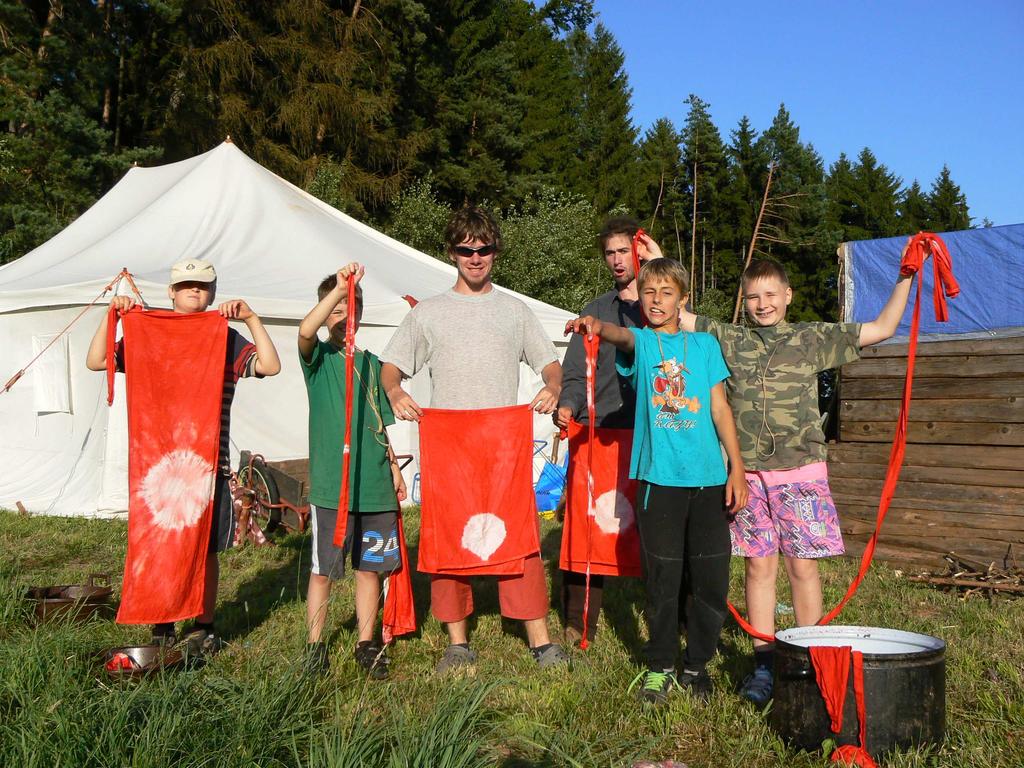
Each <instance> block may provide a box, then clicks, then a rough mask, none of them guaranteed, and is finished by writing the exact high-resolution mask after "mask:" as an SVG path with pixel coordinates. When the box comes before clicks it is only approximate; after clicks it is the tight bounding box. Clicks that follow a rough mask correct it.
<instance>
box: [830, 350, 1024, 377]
mask: <svg viewBox="0 0 1024 768" xmlns="http://www.w3.org/2000/svg"><path fill="white" fill-rule="evenodd" d="M842 372H843V378H845V379H855V378H860V379H863V378H882V377H887V376H888V377H898V378H901V379H902V378H904V377H905V376H906V373H907V361H906V358H900V357H879V358H874V359H872V358H868V359H863V360H858V361H857V362H855V363H850V364H849V365H845V366H843V368H842ZM1022 375H1024V355H1020V354H1018V355H951V356H949V357H924V358H921V359H919V360H917V362H916V364H915V366H914V378H915V379H916V378H917V377H921V378H922V379H927V378H931V377H935V376H955V377H957V378H961V377H970V378H982V377H995V378H1012V377H1015V376H1016V377H1020V376H1022Z"/></svg>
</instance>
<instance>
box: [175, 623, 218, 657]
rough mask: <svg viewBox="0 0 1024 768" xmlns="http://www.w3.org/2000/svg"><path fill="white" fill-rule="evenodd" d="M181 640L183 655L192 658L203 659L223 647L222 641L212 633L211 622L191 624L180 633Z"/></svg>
mask: <svg viewBox="0 0 1024 768" xmlns="http://www.w3.org/2000/svg"><path fill="white" fill-rule="evenodd" d="M181 642H182V644H183V645H184V646H185V648H184V650H185V656H186V657H191V658H192V659H205V658H206V657H207V656H212V655H213V654H215V653H217V651H219V650H220V649H221V648H223V647H224V641H223V640H221V639H220V638H219V637H218V636H217V635H216V634H214V631H213V625H212V624H193V625H192V626H191V627H189V628H188V629H187V630H186V631H185V632H184V633H183V634H182V637H181Z"/></svg>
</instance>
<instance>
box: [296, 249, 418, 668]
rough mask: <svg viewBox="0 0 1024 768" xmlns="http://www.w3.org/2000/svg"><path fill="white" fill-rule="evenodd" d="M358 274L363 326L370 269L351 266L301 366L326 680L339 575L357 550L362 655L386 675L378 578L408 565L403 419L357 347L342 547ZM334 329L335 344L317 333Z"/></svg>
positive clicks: (317, 633)
mask: <svg viewBox="0 0 1024 768" xmlns="http://www.w3.org/2000/svg"><path fill="white" fill-rule="evenodd" d="M350 274H355V275H356V280H357V283H356V296H355V312H356V323H357V327H358V322H359V318H360V316H361V315H362V310H363V298H362V289H361V288H360V286H359V284H358V280H359V279H360V278H361V277H362V274H363V269H362V267H360V266H359V265H358V264H356V263H352V264H349V265H348V266H346V267H344V268H343V269H341V270H339V271H338V273H337V274H335V275H329V276H328V277H326V278H324V280H323V282H321V283H320V286H319V288H318V289H317V296H318V297H319V299H320V301H319V303H318V304H317V305H316V306H315V307H313V309H312V310H310V312H309V314H308V315H306V317H305V318H303V320H302V322H301V323H300V324H299V360H300V362H301V364H302V373H303V377H304V378H305V381H306V394H307V395H308V397H309V480H310V491H309V503H310V505H311V506H312V512H313V514H312V515H311V518H310V519H311V522H312V529H313V543H312V547H313V563H312V572H311V573H310V577H309V589H308V591H307V594H306V624H307V628H308V630H309V647H308V653H307V665H308V669H309V671H310V672H311V673H313V674H324V673H326V672H327V669H328V667H329V662H328V653H327V646H326V644H325V643H324V642H323V641H322V640H321V636H322V633H323V627H324V622H325V620H326V617H327V606H328V599H329V597H330V593H331V581H332V580H335V579H339V578H341V576H342V575H343V574H344V570H345V555H346V554H348V553H349V552H351V557H352V568H353V570H354V571H355V579H356V590H355V593H356V594H355V602H356V622H357V624H358V628H357V629H358V635H359V639H358V641H357V643H356V649H355V657H356V661H357V662H358V663H359V665H360V666H361V667H363V669H365V670H366V671H367V672H368V673H369V674H370V676H371V677H373V678H376V679H384V678H386V677H387V667H388V658H387V656H386V654H385V652H384V649H383V647H382V646H381V645H380V644H379V643H377V642H376V641H375V640H374V634H375V632H374V630H375V626H376V621H377V607H378V605H379V603H380V591H381V589H380V579H381V577H382V576H386V575H387V574H388V573H390V572H392V571H394V570H395V569H397V568H398V567H399V566H400V565H401V556H400V553H399V549H398V529H397V510H398V504H399V502H401V501H403V500H404V499H405V482H404V480H403V479H402V473H401V471H400V470H399V468H398V463H397V461H396V459H395V454H394V452H393V451H392V450H391V446H390V444H389V443H388V436H387V432H386V431H385V429H384V428H385V427H386V426H388V425H390V424H394V423H395V417H394V415H393V414H392V412H391V405H390V403H389V402H388V399H387V397H386V396H385V395H384V393H383V391H382V390H381V387H380V360H378V359H377V356H376V355H374V354H373V353H371V352H366V351H364V350H358V349H357V350H356V352H355V369H354V372H355V377H354V379H353V385H354V386H353V390H354V391H353V397H352V447H351V460H350V469H349V473H350V474H349V489H350V490H349V510H350V511H349V520H348V524H347V529H346V530H347V534H346V536H345V546H344V547H337V546H335V544H334V528H335V524H336V523H337V517H338V498H339V496H340V495H341V466H342V441H343V435H344V434H345V321H346V320H347V318H348V312H349V296H348V295H347V293H348V276H349V275H350ZM324 325H326V326H327V331H328V337H329V340H328V341H326V342H325V341H321V340H320V339H319V337H318V336H317V332H318V331H319V329H320V327H321V326H324Z"/></svg>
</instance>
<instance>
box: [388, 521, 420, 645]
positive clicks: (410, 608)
mask: <svg viewBox="0 0 1024 768" xmlns="http://www.w3.org/2000/svg"><path fill="white" fill-rule="evenodd" d="M398 551H399V554H400V555H401V558H402V565H401V566H400V567H399V568H398V570H396V571H393V572H392V573H391V574H389V575H388V578H387V595H386V596H385V598H384V618H383V621H382V624H383V627H382V633H383V635H384V642H385V643H390V642H391V641H392V640H393V639H394V638H395V637H398V636H399V635H408V634H412V633H413V632H415V631H416V605H415V603H414V601H413V593H412V573H411V572H410V570H409V554H408V552H409V550H408V549H407V548H406V545H405V530H404V529H403V527H402V511H401V510H399V511H398Z"/></svg>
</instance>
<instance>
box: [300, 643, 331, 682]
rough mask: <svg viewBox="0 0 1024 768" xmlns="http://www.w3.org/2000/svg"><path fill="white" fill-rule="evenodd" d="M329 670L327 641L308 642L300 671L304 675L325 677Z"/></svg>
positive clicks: (329, 659) (329, 658)
mask: <svg viewBox="0 0 1024 768" xmlns="http://www.w3.org/2000/svg"><path fill="white" fill-rule="evenodd" d="M330 671H331V657H330V654H329V653H328V651H327V643H309V644H308V645H307V646H306V658H305V659H304V660H303V663H302V672H303V674H304V675H305V676H306V677H311V678H314V677H326V676H327V673H328V672H330Z"/></svg>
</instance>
